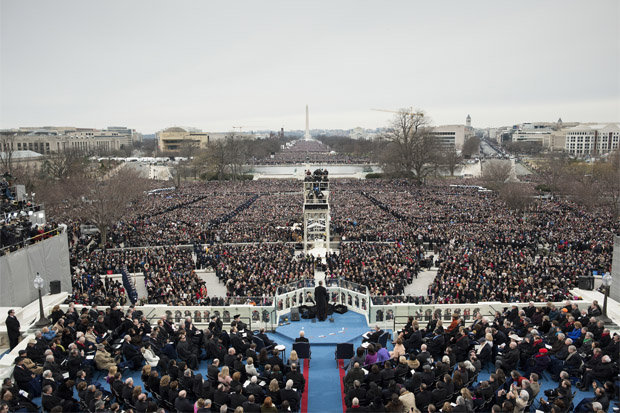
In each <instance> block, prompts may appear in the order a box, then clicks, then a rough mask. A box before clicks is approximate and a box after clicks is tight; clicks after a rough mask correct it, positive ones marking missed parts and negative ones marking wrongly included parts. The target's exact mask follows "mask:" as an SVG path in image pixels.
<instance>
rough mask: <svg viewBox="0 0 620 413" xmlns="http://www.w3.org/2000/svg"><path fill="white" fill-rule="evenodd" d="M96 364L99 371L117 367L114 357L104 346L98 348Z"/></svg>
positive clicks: (100, 345)
mask: <svg viewBox="0 0 620 413" xmlns="http://www.w3.org/2000/svg"><path fill="white" fill-rule="evenodd" d="M95 364H96V365H97V368H98V369H99V370H106V371H107V370H109V369H110V367H112V366H116V361H115V360H114V357H112V356H111V355H110V353H108V352H107V351H106V349H105V347H104V345H103V344H99V345H98V346H97V352H96V353H95Z"/></svg>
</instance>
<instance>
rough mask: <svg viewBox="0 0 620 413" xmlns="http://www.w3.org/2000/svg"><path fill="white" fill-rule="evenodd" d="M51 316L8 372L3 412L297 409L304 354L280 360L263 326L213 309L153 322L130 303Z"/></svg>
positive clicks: (0, 396)
mask: <svg viewBox="0 0 620 413" xmlns="http://www.w3.org/2000/svg"><path fill="white" fill-rule="evenodd" d="M9 317H10V316H9ZM49 319H50V322H51V324H50V325H49V326H48V327H44V328H43V329H42V330H40V331H38V332H37V333H36V334H35V338H34V339H32V340H30V341H29V342H28V343H27V347H26V348H25V349H23V350H20V351H19V354H18V356H17V357H16V358H15V367H14V371H13V378H6V379H4V381H3V383H2V390H1V392H0V411H1V412H7V411H10V412H14V411H28V412H37V411H39V408H42V410H43V411H45V412H49V413H54V412H93V413H94V412H122V411H126V412H136V413H145V412H156V411H163V410H160V409H165V410H166V411H177V412H187V413H191V412H203V413H204V412H220V411H223V412H226V411H236V412H260V411H262V410H261V408H262V407H263V406H264V407H267V408H275V409H277V410H276V411H292V412H295V411H299V408H300V402H301V395H302V394H303V392H304V391H305V388H306V386H305V385H306V378H305V377H304V376H303V374H302V373H301V371H300V368H299V359H298V358H297V357H296V355H295V353H291V354H290V355H289V357H288V359H283V358H282V356H281V354H280V353H279V351H278V350H277V349H275V347H274V346H275V345H276V344H277V343H275V342H273V341H272V340H271V339H270V338H269V337H268V336H267V335H266V334H265V331H264V330H261V331H260V332H258V333H255V332H253V331H252V330H250V329H248V326H247V325H246V324H245V323H244V322H243V321H242V320H241V319H240V318H239V317H238V316H233V320H232V321H231V322H230V324H228V325H224V324H223V321H222V320H221V319H220V318H219V317H218V316H215V315H214V316H213V317H211V318H210V320H206V321H207V323H208V325H207V326H206V328H204V329H199V328H197V327H196V326H195V325H194V323H193V320H192V318H191V317H186V318H185V319H182V320H180V321H178V322H175V320H174V319H172V317H166V316H164V317H162V318H161V319H159V320H157V321H156V324H155V323H154V324H153V325H151V323H150V322H149V321H148V320H147V318H146V315H145V314H142V313H141V312H140V311H139V310H135V308H134V307H133V306H130V307H125V308H124V307H122V306H120V305H119V304H118V303H114V304H112V306H111V307H109V308H108V309H106V311H101V310H98V309H97V307H96V306H92V307H89V306H84V307H81V308H79V307H76V306H75V305H74V304H71V305H70V306H69V309H68V310H67V311H66V312H64V311H62V310H61V309H60V308H59V307H55V308H54V309H53V311H52V312H51V314H50V315H49ZM204 360H206V361H207V364H208V365H207V366H205V365H204V364H202V363H203V361H204ZM201 364H202V368H201ZM133 371H141V375H140V379H139V380H138V379H136V380H134V379H133V378H132V377H131V375H132V372H133ZM101 377H104V378H105V382H104V380H101ZM227 409H230V410H227ZM269 411H271V410H269Z"/></svg>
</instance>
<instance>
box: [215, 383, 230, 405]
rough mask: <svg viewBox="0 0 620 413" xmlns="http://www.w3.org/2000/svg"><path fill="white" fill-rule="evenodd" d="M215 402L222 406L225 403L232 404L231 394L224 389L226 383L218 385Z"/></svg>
mask: <svg viewBox="0 0 620 413" xmlns="http://www.w3.org/2000/svg"><path fill="white" fill-rule="evenodd" d="M213 402H214V403H215V404H219V405H220V406H221V405H223V404H225V405H227V406H228V405H229V404H230V395H229V394H228V393H227V392H226V390H224V385H223V384H222V383H220V384H218V386H217V390H216V391H215V394H214V395H213Z"/></svg>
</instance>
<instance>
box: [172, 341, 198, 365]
mask: <svg viewBox="0 0 620 413" xmlns="http://www.w3.org/2000/svg"><path fill="white" fill-rule="evenodd" d="M177 353H178V354H179V358H180V359H181V360H183V361H185V362H186V363H187V366H188V367H189V368H190V369H192V370H196V368H197V367H198V358H197V357H196V354H195V353H194V352H193V351H192V348H191V344H190V342H189V341H187V337H186V336H185V335H182V336H181V339H180V340H179V344H177Z"/></svg>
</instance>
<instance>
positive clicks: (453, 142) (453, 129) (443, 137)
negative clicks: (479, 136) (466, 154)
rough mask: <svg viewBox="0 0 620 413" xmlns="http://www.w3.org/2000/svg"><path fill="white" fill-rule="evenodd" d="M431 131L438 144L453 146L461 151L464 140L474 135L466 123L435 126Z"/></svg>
mask: <svg viewBox="0 0 620 413" xmlns="http://www.w3.org/2000/svg"><path fill="white" fill-rule="evenodd" d="M468 117H469V116H468ZM470 121H471V118H470ZM431 133H432V134H433V135H434V136H435V138H436V139H437V141H438V142H439V144H440V145H442V146H445V147H453V148H455V149H456V150H457V151H461V150H462V149H463V144H464V143H465V141H466V140H467V139H469V138H471V137H473V136H474V135H475V133H474V129H473V128H472V127H471V126H467V125H442V126H436V127H434V128H433V130H432V132H431Z"/></svg>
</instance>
